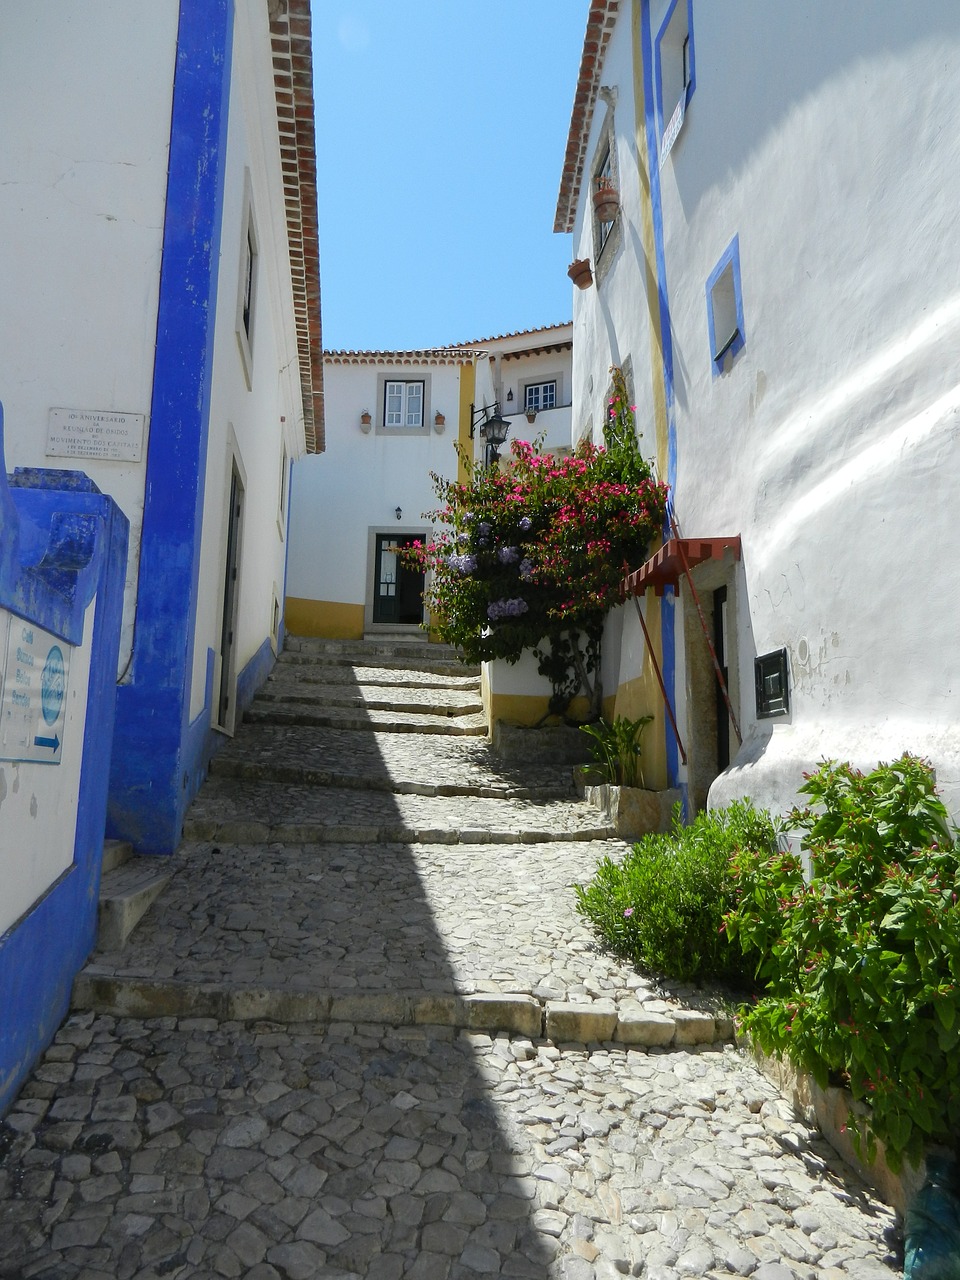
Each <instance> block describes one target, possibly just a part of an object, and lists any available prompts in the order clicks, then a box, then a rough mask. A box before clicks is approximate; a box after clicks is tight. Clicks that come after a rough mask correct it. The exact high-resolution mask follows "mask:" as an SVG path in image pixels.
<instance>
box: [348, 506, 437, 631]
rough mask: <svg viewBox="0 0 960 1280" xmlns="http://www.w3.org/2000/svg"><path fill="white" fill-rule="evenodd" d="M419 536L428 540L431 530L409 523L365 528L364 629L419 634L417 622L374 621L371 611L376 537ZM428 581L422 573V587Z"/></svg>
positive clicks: (373, 599)
mask: <svg viewBox="0 0 960 1280" xmlns="http://www.w3.org/2000/svg"><path fill="white" fill-rule="evenodd" d="M378 537H389V538H420V539H421V540H422V541H423V542H427V541H429V539H430V538H431V537H432V530H430V529H429V528H427V529H411V528H410V526H409V525H403V524H400V525H396V524H395V525H392V526H391V525H388V524H383V525H371V526H370V527H369V529H368V530H367V574H366V584H365V588H364V605H363V629H364V631H371V632H376V631H390V632H397V631H401V632H409V633H410V635H419V634H420V633H421V632H422V630H423V628H422V627H421V626H420V624H419V623H417V622H406V623H402V622H374V620H373V611H374V604H375V601H376V596H377V583H376V580H375V579H376V573H377V538H378ZM429 583H430V575H429V574H424V581H423V589H424V591H426V590H427V588H428V586H429Z"/></svg>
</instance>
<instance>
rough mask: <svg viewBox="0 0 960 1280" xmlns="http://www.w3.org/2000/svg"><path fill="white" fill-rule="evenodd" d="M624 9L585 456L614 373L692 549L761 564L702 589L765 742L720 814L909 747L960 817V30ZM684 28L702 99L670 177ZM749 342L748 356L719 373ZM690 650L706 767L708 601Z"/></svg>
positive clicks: (588, 133)
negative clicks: (612, 202) (626, 382)
mask: <svg viewBox="0 0 960 1280" xmlns="http://www.w3.org/2000/svg"><path fill="white" fill-rule="evenodd" d="M603 10H604V13H603V22H602V24H601V25H602V27H603V29H604V32H605V34H604V35H603V39H604V41H605V45H604V51H603V54H602V66H601V67H600V69H599V71H598V72H597V74H596V76H595V77H593V79H592V81H591V77H590V75H589V74H588V73H587V72H586V71H582V73H581V83H582V84H584V83H588V82H589V83H592V89H591V92H592V94H593V98H592V101H593V110H592V114H591V115H590V116H589V119H588V120H587V121H581V122H580V126H579V135H578V136H579V140H580V143H581V150H580V155H581V156H582V158H583V159H582V163H581V164H580V166H579V170H578V172H577V175H576V177H575V178H574V179H573V181H572V182H571V179H570V174H569V173H568V172H567V171H565V173H564V184H565V186H564V189H562V191H561V201H560V206H559V208H558V229H565V227H563V226H561V223H562V222H563V221H564V218H569V223H568V224H567V225H569V227H570V229H572V231H573V256H574V257H575V258H589V259H590V260H591V262H592V263H593V273H594V283H593V286H592V287H591V288H589V289H587V290H584V291H582V292H581V291H578V290H575V291H574V293H575V298H574V332H575V344H576V345H575V350H576V360H575V368H574V386H573V422H574V430H575V431H576V430H577V429H578V427H585V426H586V425H587V424H590V425H592V426H593V427H594V429H596V426H597V421H598V414H600V413H602V411H603V407H602V400H603V395H604V392H605V389H606V381H605V376H606V370H607V367H608V366H609V365H610V364H619V365H622V366H625V367H626V368H627V369H628V371H629V376H630V380H631V389H632V392H633V396H634V398H635V400H636V403H637V407H638V422H639V425H640V427H641V429H642V430H643V432H644V446H645V448H648V449H649V454H650V456H651V457H652V458H654V459H655V460H656V461H657V463H658V466H659V469H660V473H661V478H663V479H668V480H669V481H670V484H671V487H672V491H673V492H672V497H673V503H674V509H675V514H676V521H677V526H676V528H675V529H673V530H671V532H673V533H678V534H680V535H681V536H682V537H683V538H685V539H698V538H713V537H720V536H727V535H739V537H740V539H741V552H742V558H741V559H740V561H739V562H735V561H734V560H733V559H732V558H731V557H730V556H729V555H728V556H727V558H726V559H725V560H724V561H722V562H714V563H708V564H706V565H704V566H703V567H702V568H700V569H695V570H694V571H693V580H694V582H695V584H697V587H698V594H699V595H700V596H701V602H702V603H703V604H704V605H705V612H706V614H707V621H708V628H709V627H712V609H713V601H714V599H715V597H714V596H713V593H714V591H715V590H717V589H723V588H725V589H726V590H727V592H728V596H727V606H726V608H727V627H728V636H727V642H728V650H729V656H730V659H731V664H732V670H731V673H730V684H731V691H732V692H733V693H735V712H736V714H737V717H738V719H739V721H740V726H741V729H742V731H743V738H744V741H743V745H742V747H741V748H740V749H739V751H738V749H737V743H736V739H735V737H733V736H732V737H731V755H732V762H731V765H730V767H729V768H728V769H726V770H725V771H723V772H722V773H721V774H720V776H719V777H718V778H717V779H716V781H714V782H713V784H712V786H711V788H710V800H711V802H712V803H713V802H722V801H724V800H727V799H729V798H731V797H732V796H734V795H738V794H744V793H746V794H750V795H752V796H753V797H754V798H755V799H756V800H757V801H758V802H760V803H763V804H766V805H769V806H771V807H773V808H775V809H781V810H783V809H786V808H787V807H789V805H790V804H791V803H792V802H793V800H794V798H795V796H796V788H797V787H798V786H799V784H800V782H801V781H802V777H801V775H802V772H803V770H805V769H809V768H810V767H812V766H814V765H815V764H816V762H817V761H818V760H820V759H822V758H824V757H825V756H829V757H834V758H840V759H850V760H852V761H854V762H855V763H856V764H859V765H864V766H866V765H871V764H873V763H875V762H876V761H877V760H879V759H890V758H892V757H894V756H896V755H898V754H900V753H901V752H903V751H905V750H909V751H912V752H915V753H917V754H920V755H923V756H927V757H929V758H931V759H932V761H933V762H934V764H935V766H936V769H937V775H938V781H939V783H940V786H941V788H942V790H943V791H944V793H945V795H946V797H947V799H948V802H949V804H950V805H951V808H952V810H953V812H954V814H955V815H956V814H957V813H958V812H960V730H958V727H957V726H958V723H960V690H958V688H957V684H956V681H955V679H954V678H953V675H952V671H953V667H954V665H955V663H954V661H953V658H954V655H956V653H957V641H956V634H955V633H956V613H957V610H956V606H955V604H954V599H953V598H954V595H955V592H956V581H955V579H956V569H955V565H956V564H957V562H958V551H960V537H958V534H957V532H956V528H955V522H954V521H953V520H952V518H951V513H950V507H951V505H952V504H951V502H950V498H951V496H952V494H953V492H954V490H955V488H956V485H957V482H958V480H960V452H958V449H957V436H958V424H960V416H958V415H960V385H958V377H957V373H956V370H955V362H954V361H952V360H951V358H950V354H951V353H952V351H954V350H955V349H956V345H957V340H958V337H960V294H958V284H957V272H956V267H955V263H954V257H955V255H954V251H953V246H954V242H955V240H956V234H957V226H958V212H957V210H958V208H960V204H958V198H957V197H958V194H960V193H958V190H957V188H958V186H960V176H958V175H960V168H958V164H957V160H958V150H960V141H958V140H960V129H958V125H960V120H958V118H957V117H958V114H960V14H958V13H957V10H956V8H955V6H953V5H951V4H949V3H946V2H943V3H941V2H939V0H934V2H932V3H930V4H928V5H924V6H922V7H921V8H916V7H910V8H904V7H903V6H900V5H896V4H893V3H882V4H877V5H873V6H871V7H870V9H869V10H867V9H866V8H865V7H864V6H860V5H849V6H848V5H834V4H830V3H828V2H827V0H818V2H817V3H814V4H812V5H808V6H805V7H804V8H803V9H802V10H800V9H798V8H797V7H796V6H795V5H791V4H788V3H786V0H782V2H781V0H777V2H776V3H772V4H769V3H767V4H761V3H747V2H746V0H737V2H736V3H733V4H729V5H724V6H722V7H720V6H716V5H711V4H707V3H702V2H700V0H691V3H689V4H688V3H687V0H679V4H678V5H676V6H672V7H671V6H668V5H667V4H666V3H664V2H662V0H653V3H651V4H649V5H648V3H647V2H646V0H624V2H623V3H620V4H619V5H618V4H614V3H607V4H606V5H604V6H603ZM674 21H680V23H681V25H684V24H685V25H686V27H687V28H688V33H689V36H690V44H689V46H688V53H687V57H688V59H689V80H690V87H689V88H688V89H687V91H686V93H685V94H684V97H685V113H684V119H683V123H682V126H681V128H680V130H679V133H678V135H677V137H676V141H675V142H674V144H673V147H672V149H671V150H669V153H668V154H666V155H665V158H664V159H663V161H662V164H661V162H660V150H661V146H662V138H663V134H664V131H665V128H666V126H665V124H664V121H665V120H669V118H670V116H671V115H672V113H673V109H674V107H675V106H676V102H675V101H667V102H663V101H662V94H661V93H660V87H661V85H669V83H670V75H671V71H670V66H669V61H670V58H671V56H672V54H671V47H670V41H671V40H672V39H673V37H674V36H675V35H676V31H675V30H672V29H671V24H672V23H673V22H674ZM681 34H684V33H681ZM680 83H681V84H682V81H681V82H680ZM575 125H576V121H575ZM607 131H609V132H607ZM575 133H577V129H576V128H572V130H571V139H573V137H574V135H575ZM607 137H610V138H612V139H613V144H614V152H615V157H616V161H615V167H616V177H617V184H618V189H619V195H620V212H619V214H618V216H617V221H616V224H615V226H614V232H615V235H613V234H612V235H611V237H610V240H609V242H608V244H607V245H606V247H605V248H604V249H603V250H602V251H601V252H599V253H598V251H597V250H598V244H597V239H596V227H595V225H594V218H593V215H592V208H591V207H590V200H591V187H590V179H591V176H592V173H593V169H592V166H593V165H594V162H595V159H597V158H598V157H599V156H600V153H601V152H602V150H603V147H604V145H605V139H606V138H607ZM572 154H573V151H572V150H571V149H569V148H568V161H569V159H570V157H571V155H572ZM728 288H729V289H730V296H729V297H728V296H727V290H728ZM724 324H726V325H728V330H727V331H725V334H726V336H727V337H731V336H732V339H733V340H732V346H731V348H730V351H729V352H728V353H727V354H726V355H725V356H722V357H721V358H719V359H715V357H716V356H717V355H718V352H719V349H720V347H721V346H722V345H723V338H724V336H725V335H724V334H722V333H721V332H720V331H719V330H720V329H721V328H722V327H723V325H724ZM711 326H712V330H713V331H711ZM734 329H736V334H734V333H733V330H734ZM711 343H712V344H713V345H711ZM921 580H922V581H924V582H926V583H929V584H930V588H929V589H928V590H926V591H924V592H923V593H922V594H920V592H919V591H918V586H919V583H920V581H921ZM649 600H651V601H652V600H653V594H652V592H651V593H650V595H649ZM667 615H669V616H667ZM663 624H664V628H665V629H664V631H663V636H662V639H663V645H664V651H665V652H664V667H665V674H666V675H667V676H668V677H671V676H672V696H673V698H674V705H675V709H676V713H677V719H678V723H679V727H680V734H681V738H682V739H683V740H684V745H685V747H686V748H687V749H688V754H690V756H691V757H696V756H697V754H698V747H697V743H698V741H700V740H701V739H702V738H703V735H704V732H705V729H704V726H705V724H706V723H707V721H709V720H710V717H711V716H712V717H714V719H715V717H716V710H715V707H714V706H713V690H712V687H711V681H712V677H711V680H709V681H706V682H704V680H703V678H702V673H701V672H699V668H702V667H703V665H704V664H705V663H706V664H708V663H709V659H708V658H707V657H705V655H706V645H705V642H704V640H703V638H702V634H701V630H700V625H699V621H698V618H697V615H696V610H695V608H694V604H693V601H692V599H691V598H690V592H689V590H688V588H687V587H686V585H683V584H682V580H681V585H680V595H679V599H678V601H677V603H676V604H670V603H669V592H668V603H667V604H666V605H665V606H664V618H663ZM624 634H625V635H626V630H625V631H624ZM658 634H659V633H658ZM781 649H782V650H785V653H786V666H787V676H788V706H787V707H786V708H785V709H783V708H781V709H780V713H779V714H775V715H772V716H770V717H765V716H758V706H759V705H760V704H759V703H758V699H757V697H756V696H755V692H754V689H755V659H756V658H757V657H758V655H766V654H770V653H773V652H776V651H779V650H781ZM640 675H641V672H640V670H639V664H638V661H637V657H636V650H635V649H634V652H633V654H632V655H631V656H629V657H628V656H627V655H626V654H624V655H622V660H621V663H620V675H619V680H620V683H621V685H624V684H629V683H630V682H631V681H637V680H639V678H640ZM650 709H651V710H653V709H654V708H653V707H652V706H651V708H650ZM663 732H664V734H665V735H666V736H668V737H669V736H670V730H669V728H668V727H666V726H663ZM712 732H713V729H712V728H710V729H709V733H712ZM691 743H692V744H693V746H692V747H691ZM708 755H709V750H705V749H703V748H702V747H701V749H699V756H700V760H699V764H698V765H696V767H697V768H699V769H700V770H701V774H702V771H703V769H704V768H706V769H707V772H708V773H709V772H710V769H709V762H708V761H706V756H708ZM693 767H694V761H693V759H692V760H691V764H690V767H688V768H685V767H684V765H683V763H682V761H680V760H679V759H678V760H677V763H676V769H677V780H678V781H679V782H681V783H684V784H686V785H688V786H690V787H691V789H696V787H700V788H701V790H703V788H704V787H705V786H706V785H707V784H708V783H709V778H707V779H706V782H704V779H703V777H702V776H701V778H700V780H699V781H698V782H696V783H695V782H694V779H693V777H692V773H691V769H692V768H693ZM712 772H713V773H714V774H715V773H716V768H714V769H713V770H712Z"/></svg>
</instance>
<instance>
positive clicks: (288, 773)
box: [209, 752, 577, 802]
mask: <svg viewBox="0 0 960 1280" xmlns="http://www.w3.org/2000/svg"><path fill="white" fill-rule="evenodd" d="M209 773H210V776H211V777H220V778H243V779H246V780H247V781H249V782H265V781H271V782H289V783H296V784H298V785H300V786H307V787H339V788H342V789H343V790H350V791H385V792H390V793H392V794H393V795H414V796H471V797H474V798H477V799H488V800H492V799H497V800H530V801H534V802H542V801H544V800H576V798H577V796H576V792H575V791H574V788H573V783H572V782H571V781H562V780H557V781H555V782H553V783H552V784H550V785H545V786H536V785H531V786H519V785H517V784H516V783H514V782H511V781H509V780H507V779H504V780H503V781H499V782H495V781H492V780H488V781H486V782H476V783H456V782H436V783H434V782H420V781H417V780H416V779H414V778H403V777H393V776H386V775H383V774H370V773H349V772H346V771H345V770H342V769H335V768H333V769H331V768H316V767H313V766H311V765H307V764H297V763H295V762H286V763H283V762H280V761H277V760H275V759H257V760H249V759H243V758H242V757H240V756H238V755H233V756H229V755H225V754H224V753H223V752H221V753H220V754H219V755H216V756H214V757H213V759H212V760H211V761H210V769H209Z"/></svg>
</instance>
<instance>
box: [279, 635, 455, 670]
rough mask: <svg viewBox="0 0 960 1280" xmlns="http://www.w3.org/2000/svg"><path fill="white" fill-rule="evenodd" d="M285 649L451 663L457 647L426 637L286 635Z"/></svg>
mask: <svg viewBox="0 0 960 1280" xmlns="http://www.w3.org/2000/svg"><path fill="white" fill-rule="evenodd" d="M284 651H285V652H288V653H307V654H324V655H334V656H340V657H346V658H349V659H350V660H352V661H357V660H360V661H363V660H369V658H371V657H374V656H376V657H385V658H401V659H403V660H404V661H410V660H418V659H421V658H424V659H426V660H427V661H428V662H447V663H455V662H457V661H458V660H459V655H458V652H457V650H456V649H455V648H454V647H453V645H449V644H431V643H430V641H428V640H416V639H411V640H400V639H397V638H393V639H387V638H384V639H382V640H324V639H320V638H318V637H316V636H290V635H288V636H287V637H286V638H285V640H284Z"/></svg>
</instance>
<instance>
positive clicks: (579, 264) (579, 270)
mask: <svg viewBox="0 0 960 1280" xmlns="http://www.w3.org/2000/svg"><path fill="white" fill-rule="evenodd" d="M567 275H568V276H569V277H570V279H571V280H572V281H573V283H574V284H575V285H576V286H577V288H578V289H589V288H590V286H591V285H592V284H593V272H592V271H591V269H590V259H589V258H577V260H576V262H571V263H570V265H569V267H567Z"/></svg>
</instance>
